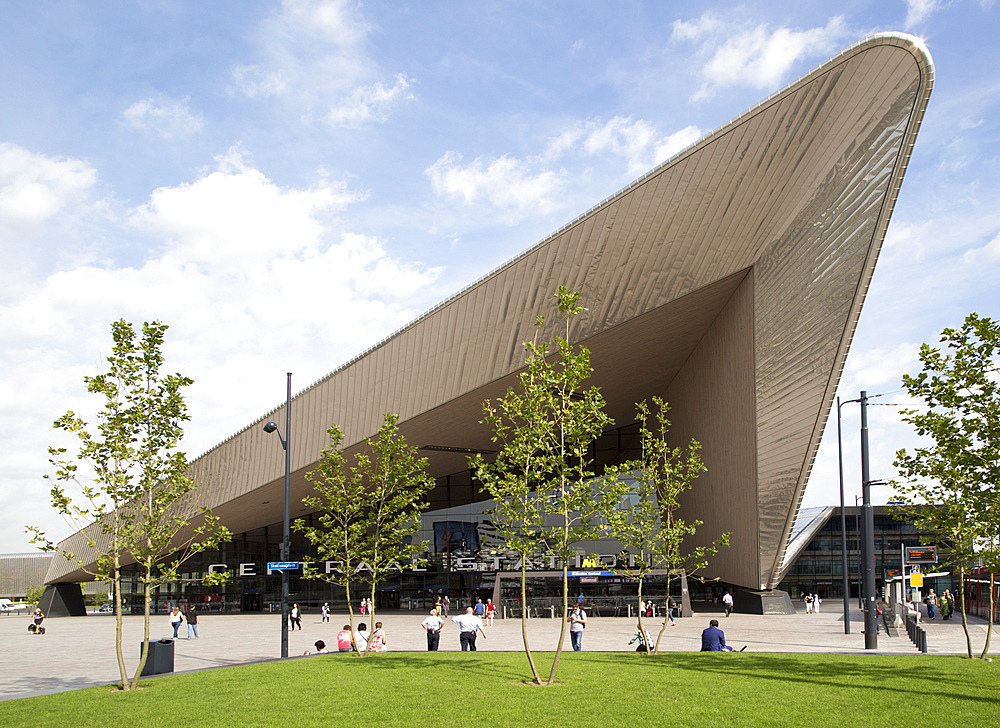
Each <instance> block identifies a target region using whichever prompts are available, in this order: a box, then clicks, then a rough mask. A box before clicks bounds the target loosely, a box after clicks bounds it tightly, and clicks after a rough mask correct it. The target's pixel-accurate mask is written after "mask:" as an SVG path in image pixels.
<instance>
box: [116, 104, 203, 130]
mask: <svg viewBox="0 0 1000 728" xmlns="http://www.w3.org/2000/svg"><path fill="white" fill-rule="evenodd" d="M189 104H190V99H187V98H185V99H183V100H177V99H168V98H149V99H143V100H142V101H136V102H135V103H134V104H132V105H131V106H129V107H128V108H127V109H125V112H124V113H123V114H122V116H123V117H124V119H125V125H126V126H128V127H129V128H132V129H137V130H139V131H143V132H146V133H150V134H156V135H157V136H160V137H163V138H164V139H172V138H174V137H183V136H189V135H191V134H195V133H197V132H199V131H201V129H202V127H204V126H205V119H204V117H202V115H201V114H194V113H192V112H191V109H190V107H189Z"/></svg>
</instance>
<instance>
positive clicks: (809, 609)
mask: <svg viewBox="0 0 1000 728" xmlns="http://www.w3.org/2000/svg"><path fill="white" fill-rule="evenodd" d="M802 601H804V602H805V603H806V614H812V611H813V595H812V594H806V595H805V597H803V599H802Z"/></svg>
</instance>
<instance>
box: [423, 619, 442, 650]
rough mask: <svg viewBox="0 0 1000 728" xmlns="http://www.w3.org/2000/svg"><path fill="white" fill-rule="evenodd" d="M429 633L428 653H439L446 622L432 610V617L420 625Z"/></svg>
mask: <svg viewBox="0 0 1000 728" xmlns="http://www.w3.org/2000/svg"><path fill="white" fill-rule="evenodd" d="M420 626H421V627H423V628H424V631H425V632H426V633H427V651H428V652H437V651H438V645H439V644H440V643H441V629H442V628H443V627H444V620H443V619H441V617H439V616H438V613H437V610H436V609H432V610H431V616H429V617H428V618H427V619H425V620H424V621H423V622H421V623H420Z"/></svg>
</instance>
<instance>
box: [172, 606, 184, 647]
mask: <svg viewBox="0 0 1000 728" xmlns="http://www.w3.org/2000/svg"><path fill="white" fill-rule="evenodd" d="M183 621H184V615H183V614H181V610H180V608H179V607H174V608H173V609H172V610H170V626H171V627H173V628H174V639H177V630H179V629H180V628H181V622H183Z"/></svg>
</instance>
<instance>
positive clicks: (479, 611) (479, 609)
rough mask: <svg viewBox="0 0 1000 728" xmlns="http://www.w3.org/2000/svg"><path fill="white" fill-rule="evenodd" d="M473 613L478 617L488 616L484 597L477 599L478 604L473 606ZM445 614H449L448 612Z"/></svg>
mask: <svg viewBox="0 0 1000 728" xmlns="http://www.w3.org/2000/svg"><path fill="white" fill-rule="evenodd" d="M472 613H473V614H475V615H476V616H477V617H479V619H482V618H483V617H485V616H486V605H485V604H483V600H482V599H477V600H476V606H474V607H473V608H472ZM445 614H447V612H446V613H445Z"/></svg>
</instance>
